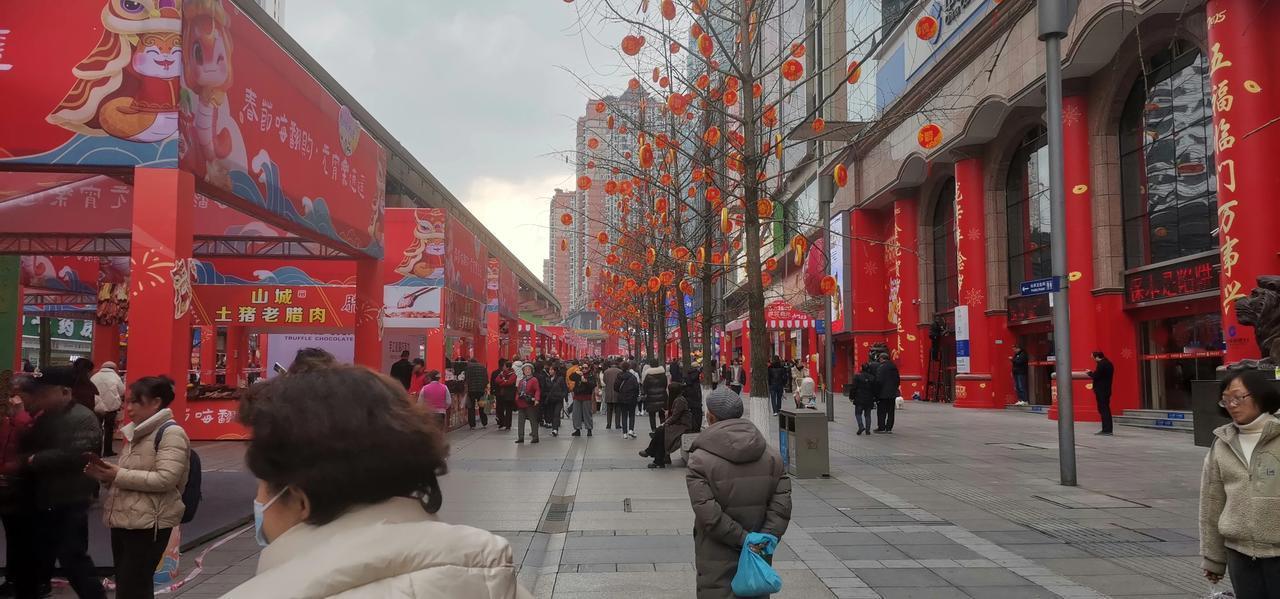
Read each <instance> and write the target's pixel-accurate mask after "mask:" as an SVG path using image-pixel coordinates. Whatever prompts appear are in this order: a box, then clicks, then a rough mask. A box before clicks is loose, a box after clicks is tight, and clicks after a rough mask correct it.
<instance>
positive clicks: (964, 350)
mask: <svg viewBox="0 0 1280 599" xmlns="http://www.w3.org/2000/svg"><path fill="white" fill-rule="evenodd" d="M954 317H955V332H956V373H957V374H969V373H970V372H972V370H971V367H970V360H969V356H970V354H969V306H956V308H955V313H954Z"/></svg>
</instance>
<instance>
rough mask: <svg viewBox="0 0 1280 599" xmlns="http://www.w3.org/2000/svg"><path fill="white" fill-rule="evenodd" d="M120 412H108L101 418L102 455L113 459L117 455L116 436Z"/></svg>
mask: <svg viewBox="0 0 1280 599" xmlns="http://www.w3.org/2000/svg"><path fill="white" fill-rule="evenodd" d="M119 414H120V412H107V413H106V414H103V415H102V417H101V418H99V421H100V424H102V453H101V455H102V456H103V457H111V456H113V455H116V449H115V445H114V442H115V436H116V416H118V415H119Z"/></svg>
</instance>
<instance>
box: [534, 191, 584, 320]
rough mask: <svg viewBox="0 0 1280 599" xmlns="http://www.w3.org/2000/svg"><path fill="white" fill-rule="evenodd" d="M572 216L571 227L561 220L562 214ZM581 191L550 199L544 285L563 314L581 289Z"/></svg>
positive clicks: (559, 193) (562, 193) (567, 310)
mask: <svg viewBox="0 0 1280 599" xmlns="http://www.w3.org/2000/svg"><path fill="white" fill-rule="evenodd" d="M565 214H568V215H570V216H572V217H573V219H574V222H573V224H571V225H569V226H565V224H564V223H563V222H562V221H561V218H562V217H563V215H565ZM577 215H578V192H574V191H565V190H562V189H557V190H556V192H555V195H552V196H551V211H550V215H549V216H548V220H547V226H548V227H549V228H550V230H551V235H550V247H549V248H548V249H549V250H550V251H549V252H548V255H549V256H550V258H549V259H548V263H549V265H548V267H544V269H543V270H544V271H546V272H545V274H544V277H545V278H544V280H543V282H544V283H546V284H547V286H548V287H550V288H551V292H552V293H553V294H555V296H556V300H557V301H559V302H560V306H561V308H562V310H564V312H566V313H567V312H569V311H570V309H569V306H573V305H574V302H573V300H574V298H575V297H576V296H577V295H578V294H580V293H581V287H582V235H580V234H579V232H578V229H579V226H578V223H577V221H578V216H577Z"/></svg>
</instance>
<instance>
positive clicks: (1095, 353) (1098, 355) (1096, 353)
mask: <svg viewBox="0 0 1280 599" xmlns="http://www.w3.org/2000/svg"><path fill="white" fill-rule="evenodd" d="M1093 357H1094V358H1105V357H1107V355H1106V354H1104V353H1102V350H1100V349H1095V350H1093Z"/></svg>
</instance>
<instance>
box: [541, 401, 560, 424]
mask: <svg viewBox="0 0 1280 599" xmlns="http://www.w3.org/2000/svg"><path fill="white" fill-rule="evenodd" d="M562 410H564V400H563V399H548V400H545V401H543V402H542V418H543V420H544V421H545V422H546V423H547V426H549V427H551V430H553V431H558V430H560V419H561V418H562V417H564V413H563V412H562Z"/></svg>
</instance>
